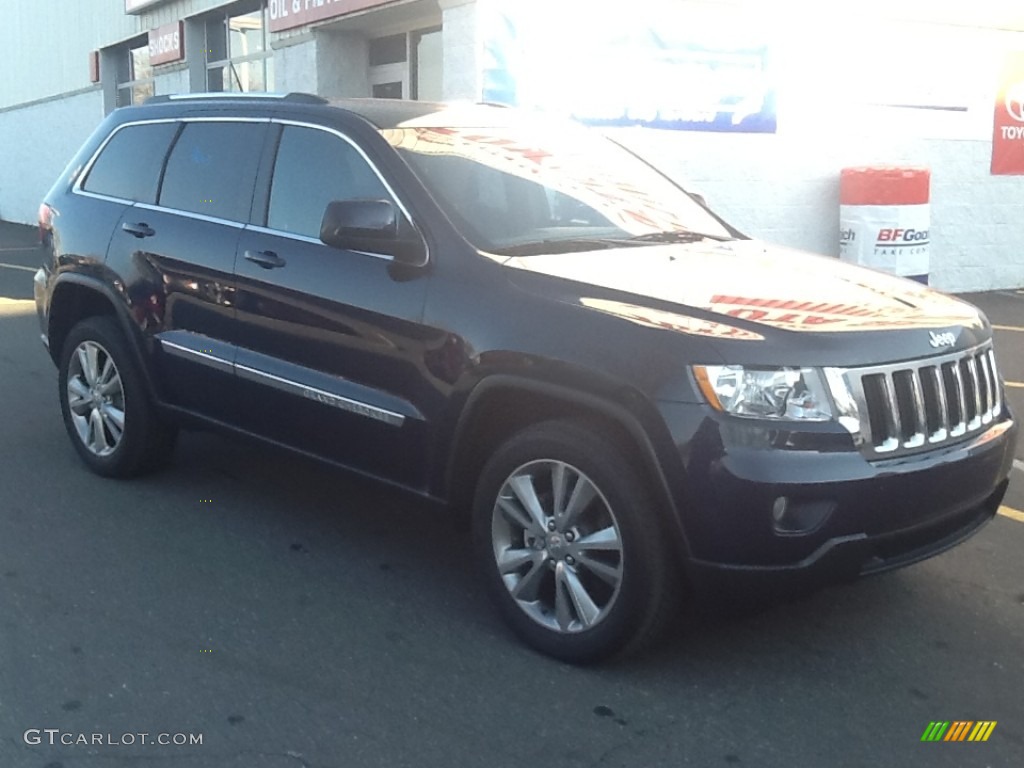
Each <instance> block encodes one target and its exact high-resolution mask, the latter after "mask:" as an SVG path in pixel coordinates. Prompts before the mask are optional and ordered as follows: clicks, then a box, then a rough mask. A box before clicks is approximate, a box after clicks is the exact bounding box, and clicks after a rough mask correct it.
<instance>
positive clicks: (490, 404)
mask: <svg viewBox="0 0 1024 768" xmlns="http://www.w3.org/2000/svg"><path fill="white" fill-rule="evenodd" d="M566 419H569V420H574V421H580V422H584V423H585V424H587V425H589V426H591V427H592V428H594V429H596V430H597V431H599V432H601V433H603V434H605V435H607V436H608V437H609V438H610V439H611V440H612V441H613V442H614V443H615V444H616V445H619V446H625V447H626V449H627V458H628V459H631V460H632V462H633V464H634V467H635V469H637V471H639V472H640V473H641V477H643V478H644V479H645V480H646V481H647V482H649V483H650V487H651V489H652V492H653V494H654V496H655V498H656V500H657V501H658V502H659V506H660V509H661V510H662V512H663V514H662V515H661V516H662V517H663V518H664V520H663V522H664V523H665V524H666V525H667V526H669V528H670V529H671V531H672V533H675V534H676V535H675V536H673V537H672V539H673V549H674V550H675V552H676V554H677V555H679V556H680V557H682V558H688V557H689V544H688V542H687V539H686V533H685V530H684V529H683V526H682V518H681V516H680V514H679V512H680V510H679V509H678V508H677V507H678V505H677V503H676V500H675V499H674V497H673V495H672V492H671V490H670V486H669V483H668V481H667V479H666V477H665V474H664V471H663V468H662V464H661V462H660V461H659V460H658V454H657V451H656V449H655V447H654V444H653V443H652V442H651V439H650V436H649V434H648V433H647V431H646V430H645V429H644V427H643V425H642V424H641V422H640V420H639V418H638V417H637V416H636V415H635V414H634V413H633V412H632V411H630V410H629V409H628V408H627V407H626V406H624V405H622V404H620V403H617V402H615V401H613V400H610V399H608V398H607V397H602V396H600V395H596V394H592V393H586V392H580V391H578V390H575V389H570V388H568V387H563V386H560V385H557V384H552V383H550V382H542V381H535V380H530V379H524V378H520V377H517V376H512V375H507V374H495V375H492V376H489V377H487V378H486V379H484V380H483V381H482V382H480V383H479V384H477V385H476V387H475V388H474V389H473V391H472V392H471V393H470V395H469V397H468V398H467V401H466V404H465V406H464V407H463V409H462V412H461V414H460V416H459V419H458V422H457V424H456V427H455V434H454V437H453V439H452V450H451V452H450V454H449V461H448V464H447V467H446V468H445V473H444V489H443V495H444V496H445V498H446V499H447V500H448V502H449V504H450V505H451V506H452V508H453V509H454V510H455V512H456V514H459V515H462V514H465V513H466V510H468V509H469V507H470V505H471V503H472V498H473V492H474V489H475V486H476V478H478V477H479V475H480V471H481V470H482V469H483V466H484V464H485V463H486V461H487V459H488V458H489V456H490V455H491V454H492V453H493V451H494V450H495V449H496V448H497V447H498V446H499V445H501V444H502V443H503V442H505V441H506V440H508V439H509V438H510V437H511V436H512V435H513V434H515V433H516V432H519V431H521V430H523V429H525V428H527V427H529V426H531V425H533V424H538V423H541V422H544V421H552V420H563V421H564V420H566Z"/></svg>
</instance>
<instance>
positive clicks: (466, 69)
mask: <svg viewBox="0 0 1024 768" xmlns="http://www.w3.org/2000/svg"><path fill="white" fill-rule="evenodd" d="M440 3H441V11H442V19H443V21H442V32H441V37H442V40H443V45H444V98H445V100H446V101H456V100H468V101H479V100H480V93H481V69H482V67H483V65H482V59H481V55H480V46H481V40H480V34H479V21H478V6H477V4H476V3H474V2H472V0H440Z"/></svg>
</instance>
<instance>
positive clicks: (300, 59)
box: [274, 34, 319, 93]
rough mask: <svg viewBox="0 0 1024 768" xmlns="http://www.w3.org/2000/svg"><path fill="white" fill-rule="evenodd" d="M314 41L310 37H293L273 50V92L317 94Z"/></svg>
mask: <svg viewBox="0 0 1024 768" xmlns="http://www.w3.org/2000/svg"><path fill="white" fill-rule="evenodd" d="M318 88H319V79H318V77H317V68H316V41H315V40H314V39H313V36H312V35H309V34H307V35H305V36H302V37H293V38H291V39H290V40H288V43H287V44H285V45H284V46H283V47H280V48H275V50H274V90H275V91H280V92H281V93H289V92H291V91H302V92H304V93H319V90H318Z"/></svg>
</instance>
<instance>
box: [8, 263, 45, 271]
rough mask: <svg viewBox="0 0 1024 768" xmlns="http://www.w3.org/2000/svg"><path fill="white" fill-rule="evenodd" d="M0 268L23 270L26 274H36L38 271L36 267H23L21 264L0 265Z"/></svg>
mask: <svg viewBox="0 0 1024 768" xmlns="http://www.w3.org/2000/svg"><path fill="white" fill-rule="evenodd" d="M0 267H4V268H6V269H22V270H24V271H26V272H35V271H36V269H35V267H23V266H21V265H19V264H0Z"/></svg>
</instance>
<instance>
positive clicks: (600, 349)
mask: <svg viewBox="0 0 1024 768" xmlns="http://www.w3.org/2000/svg"><path fill="white" fill-rule="evenodd" d="M40 227H41V232H42V234H43V241H44V244H45V246H46V249H45V250H46V259H45V263H44V265H43V266H42V268H41V269H40V270H39V272H38V274H37V275H36V301H37V304H38V310H39V319H40V322H41V324H42V331H43V341H44V343H46V344H47V346H48V347H49V350H50V354H51V356H52V357H53V360H54V363H55V364H56V365H57V367H58V369H59V393H60V403H61V409H62V412H63V416H64V423H65V425H66V426H67V430H68V434H69V435H70V437H71V442H72V444H73V445H74V446H75V448H76V449H77V451H78V453H79V454H80V455H81V457H82V459H83V460H84V461H85V463H86V464H87V465H88V466H89V467H90V468H91V469H92V470H94V471H95V472H98V473H100V474H102V475H108V476H113V477H123V476H128V475H133V474H137V473H140V472H143V471H145V470H149V469H152V468H154V467H157V466H158V465H159V464H160V463H161V462H163V461H165V460H166V459H167V458H168V456H169V454H170V452H171V449H172V447H173V446H174V439H175V434H176V429H177V426H178V425H179V424H186V425H187V424H190V423H193V424H194V423H203V424H207V425H216V426H218V427H222V428H224V429H227V430H231V431H235V432H239V433H244V434H247V435H254V436H257V437H260V438H262V439H264V440H267V441H269V442H272V443H275V444H278V445H281V446H285V447H287V448H291V449H293V450H296V451H300V452H302V453H304V454H307V455H310V456H315V457H317V458H320V459H323V460H325V461H327V462H330V463H333V464H335V465H338V466H342V467H345V468H347V469H349V470H353V471H356V472H359V473H362V474H365V475H370V476H373V477H376V478H380V479H381V480H384V481H386V482H389V483H391V484H393V485H396V486H400V487H402V488H405V489H407V490H409V491H412V492H413V493H416V494H420V495H421V496H423V497H424V498H426V499H431V500H438V501H441V502H444V503H447V504H449V505H451V506H452V507H454V508H455V509H457V510H464V509H468V510H471V513H470V516H469V523H470V524H471V526H472V529H473V535H474V538H473V540H474V544H473V546H474V547H475V550H476V556H477V557H478V559H479V562H480V566H481V578H483V579H484V580H485V581H486V583H487V585H488V587H489V589H490V590H491V592H492V594H493V596H494V599H495V601H496V604H497V606H498V607H499V609H500V610H501V612H502V613H503V614H504V616H505V618H506V619H507V621H508V623H509V624H510V626H511V627H512V628H513V629H514V630H515V631H516V632H517V633H518V634H519V635H520V637H522V638H523V639H524V640H525V641H526V642H528V643H530V644H531V645H533V646H534V647H536V648H539V649H541V650H542V651H544V652H546V653H549V654H552V655H554V656H557V657H559V658H563V659H567V660H572V661H577V662H586V661H594V660H598V659H601V658H605V657H607V656H609V655H611V654H615V653H621V652H624V651H628V650H630V649H635V648H636V647H637V646H639V645H640V644H641V643H642V642H643V641H645V640H648V639H650V638H651V637H653V636H654V635H656V633H657V628H658V626H659V625H660V624H661V623H662V621H663V620H664V619H665V618H666V617H668V616H670V615H671V613H672V612H673V611H674V610H676V607H675V606H676V605H677V604H676V602H674V600H673V598H674V596H675V595H676V594H677V593H678V592H679V591H680V588H681V587H682V586H683V585H687V586H689V587H691V588H692V589H693V590H695V591H696V592H697V593H698V594H705V595H707V594H711V595H715V594H719V593H724V591H731V592H735V591H736V590H737V589H739V590H744V591H745V590H746V589H747V587H749V586H750V585H754V586H758V587H761V586H769V587H776V586H777V587H783V588H785V589H789V588H791V587H806V586H808V585H810V586H815V585H820V584H825V583H828V582H832V581H836V580H840V579H848V578H853V577H856V576H858V575H861V574H866V573H872V572H876V571H881V570H885V569H888V568H893V567H896V566H900V565H905V564H908V563H912V562H914V561H917V560H920V559H922V558H925V557H929V556H931V555H934V554H936V553H938V552H941V551H943V550H944V549H946V548H948V547H951V546H953V545H954V544H956V543H958V542H960V541H962V540H963V539H965V538H967V537H968V536H970V535H971V534H972V533H974V532H975V531H976V530H978V528H979V527H980V526H982V525H983V524H984V523H985V522H986V521H988V520H989V519H990V518H991V517H992V516H993V514H994V513H995V512H996V509H997V508H998V506H999V503H1000V500H1001V498H1002V496H1003V493H1004V491H1005V489H1006V485H1007V476H1008V474H1009V470H1010V467H1011V461H1012V455H1013V446H1014V441H1015V439H1016V426H1015V424H1014V421H1013V419H1012V417H1011V414H1010V412H1009V409H1008V408H1007V405H1006V402H1005V401H1004V399H1003V389H1002V383H1001V381H1000V377H999V373H998V368H997V365H996V357H995V355H994V352H993V349H992V331H991V328H990V326H989V324H988V321H987V320H986V319H985V317H984V316H982V315H981V313H979V312H978V311H977V310H976V309H974V308H973V307H971V306H969V305H967V304H965V303H963V302H961V301H958V300H956V299H953V298H950V297H947V296H944V295H941V294H939V293H936V292H934V291H931V290H929V289H927V288H925V287H923V286H921V285H918V284H916V283H912V282H908V281H904V280H901V279H897V278H894V277H888V276H885V275H882V274H878V273H875V272H871V271H867V270H864V269H860V268H857V267H853V266H849V265H846V264H843V263H839V262H837V261H835V260H834V259H828V258H822V257H816V256H810V255H806V254H800V253H796V252H791V251H784V250H780V249H777V248H771V247H768V246H766V245H764V244H762V243H759V242H756V241H753V240H750V239H747V238H745V237H743V236H742V235H740V234H739V233H738V232H737V231H736V230H735V229H733V228H732V227H730V226H729V225H728V224H726V223H725V222H724V221H722V219H720V218H719V217H718V216H716V215H715V214H714V213H712V212H711V211H709V210H708V209H707V208H706V207H704V206H703V205H701V204H700V203H699V202H697V201H696V200H695V199H694V198H693V197H691V196H690V195H688V194H687V193H686V192H685V191H684V190H682V189H680V188H679V187H678V186H676V185H675V184H674V183H673V182H672V181H670V180H669V179H668V178H666V177H665V176H663V175H662V174H660V173H659V172H658V171H657V170H655V169H654V168H652V167H650V166H649V165H647V164H646V163H644V162H643V161H641V160H640V159H638V158H637V157H635V156H633V155H631V154H630V153H629V152H627V151H626V150H624V149H623V148H621V147H619V146H618V145H616V144H614V143H612V142H610V141H608V140H606V139H604V138H602V137H601V136H599V135H598V134H596V133H592V132H589V131H587V130H585V129H583V128H581V127H578V126H574V125H571V124H562V123H554V122H541V121H540V120H539V119H537V118H535V117H533V116H529V115H523V114H520V113H517V112H516V111H514V110H507V109H500V108H494V107H485V106H467V107H455V106H445V105H436V104H425V103H402V102H384V101H373V100H362V101H361V100H353V101H334V102H327V101H324V100H323V99H319V98H317V97H312V96H305V95H300V94H292V95H289V96H283V97H270V96H262V97H252V98H242V97H237V96H225V97H215V98H198V97H159V98H157V99H154V100H151V102H150V103H148V104H146V105H144V106H141V107H133V108H127V109H121V110H117V111H116V112H114V113H113V114H112V115H110V116H109V117H108V118H107V119H106V120H105V121H104V122H103V124H102V125H100V127H99V128H97V130H96V132H95V133H94V134H93V136H92V137H91V138H90V139H89V140H88V141H87V142H86V144H85V146H83V147H82V149H81V151H80V152H79V153H78V155H77V156H76V157H75V158H74V160H73V161H72V162H71V164H70V165H69V166H68V168H67V170H66V171H65V172H64V174H63V175H62V176H61V177H60V179H59V180H58V181H57V183H56V184H55V185H54V187H53V189H52V190H51V191H50V192H49V194H48V195H47V196H46V199H45V202H44V203H43V205H42V206H41V209H40Z"/></svg>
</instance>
